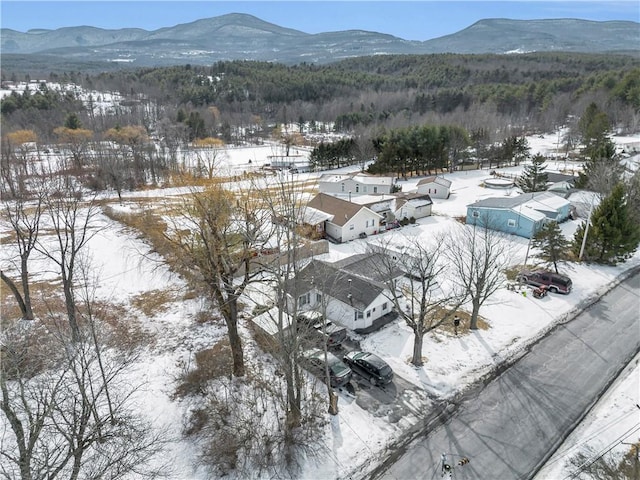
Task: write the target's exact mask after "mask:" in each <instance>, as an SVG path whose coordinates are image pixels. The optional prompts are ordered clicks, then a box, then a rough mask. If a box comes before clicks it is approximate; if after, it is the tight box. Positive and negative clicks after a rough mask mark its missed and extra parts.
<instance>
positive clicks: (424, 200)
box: [350, 193, 433, 225]
mask: <svg viewBox="0 0 640 480" xmlns="http://www.w3.org/2000/svg"><path fill="white" fill-rule="evenodd" d="M350 201H351V203H357V204H358V205H363V206H365V207H367V208H368V209H369V210H371V211H373V212H376V213H378V214H380V215H382V216H383V217H384V219H383V221H382V223H383V224H385V225H391V224H393V223H395V222H396V221H400V220H403V219H405V218H406V219H410V218H412V217H413V218H415V219H418V218H423V217H428V216H429V215H431V207H432V205H433V202H432V201H431V198H430V197H429V195H427V194H420V193H393V194H391V195H360V196H358V197H352V198H351V200H350Z"/></svg>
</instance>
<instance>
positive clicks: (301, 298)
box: [298, 292, 311, 307]
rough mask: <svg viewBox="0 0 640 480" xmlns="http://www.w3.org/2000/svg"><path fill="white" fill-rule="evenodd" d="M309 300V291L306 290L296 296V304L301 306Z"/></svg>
mask: <svg viewBox="0 0 640 480" xmlns="http://www.w3.org/2000/svg"><path fill="white" fill-rule="evenodd" d="M310 302H311V293H310V292H307V293H306V294H304V295H300V296H299V297H298V306H300V307H302V306H304V305H308V304H309V303H310Z"/></svg>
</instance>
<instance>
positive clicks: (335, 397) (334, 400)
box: [328, 387, 338, 415]
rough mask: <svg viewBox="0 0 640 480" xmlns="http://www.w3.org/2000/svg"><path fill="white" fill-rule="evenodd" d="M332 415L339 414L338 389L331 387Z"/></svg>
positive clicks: (330, 403)
mask: <svg viewBox="0 0 640 480" xmlns="http://www.w3.org/2000/svg"><path fill="white" fill-rule="evenodd" d="M328 412H329V414H330V415H337V414H338V394H337V393H336V391H335V390H334V389H333V388H331V387H329V410H328Z"/></svg>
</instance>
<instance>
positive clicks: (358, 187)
mask: <svg viewBox="0 0 640 480" xmlns="http://www.w3.org/2000/svg"><path fill="white" fill-rule="evenodd" d="M359 191H360V185H356V193H358V192H359Z"/></svg>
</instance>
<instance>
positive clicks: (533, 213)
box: [511, 197, 560, 222]
mask: <svg viewBox="0 0 640 480" xmlns="http://www.w3.org/2000/svg"><path fill="white" fill-rule="evenodd" d="M558 198H560V197H558ZM511 211H512V212H514V213H517V214H518V215H520V216H521V217H524V218H528V219H529V220H531V221H533V222H540V221H542V220H544V219H545V218H547V216H546V215H545V214H544V213H542V212H540V211H538V210H536V209H535V208H531V207H530V206H529V205H522V206H519V207H518V208H512V209H511Z"/></svg>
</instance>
